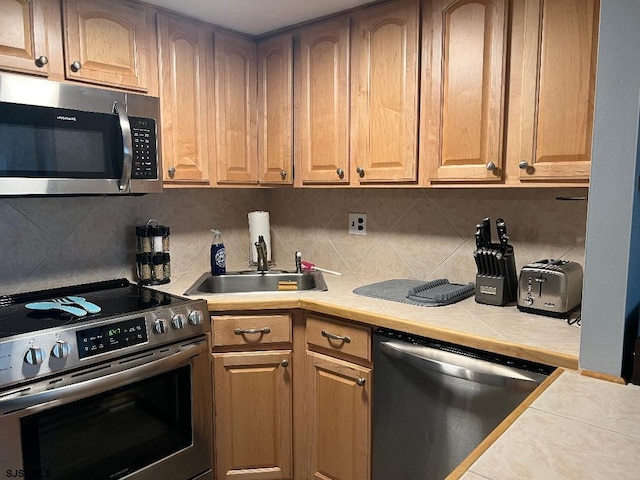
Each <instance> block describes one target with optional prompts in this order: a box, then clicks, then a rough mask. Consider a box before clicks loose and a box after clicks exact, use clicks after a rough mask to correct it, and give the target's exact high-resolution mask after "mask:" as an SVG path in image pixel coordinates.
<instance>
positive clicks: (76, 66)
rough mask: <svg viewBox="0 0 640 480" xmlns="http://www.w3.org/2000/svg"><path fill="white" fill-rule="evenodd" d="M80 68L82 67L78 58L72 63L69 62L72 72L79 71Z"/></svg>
mask: <svg viewBox="0 0 640 480" xmlns="http://www.w3.org/2000/svg"><path fill="white" fill-rule="evenodd" d="M81 68H82V64H81V63H80V62H79V61H78V60H76V61H75V62H73V63H72V64H71V71H72V72H77V71H79V70H80V69H81Z"/></svg>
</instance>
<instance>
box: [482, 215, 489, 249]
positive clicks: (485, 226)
mask: <svg viewBox="0 0 640 480" xmlns="http://www.w3.org/2000/svg"><path fill="white" fill-rule="evenodd" d="M482 241H483V242H484V246H485V247H487V248H488V247H489V246H490V245H491V219H490V218H489V217H486V218H483V219H482Z"/></svg>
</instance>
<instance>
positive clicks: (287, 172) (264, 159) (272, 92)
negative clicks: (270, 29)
mask: <svg viewBox="0 0 640 480" xmlns="http://www.w3.org/2000/svg"><path fill="white" fill-rule="evenodd" d="M258 166H259V169H260V175H259V180H260V183H276V184H292V183H293V37H292V35H291V33H284V34H282V35H277V36H275V37H271V38H268V39H266V40H262V41H260V42H259V43H258Z"/></svg>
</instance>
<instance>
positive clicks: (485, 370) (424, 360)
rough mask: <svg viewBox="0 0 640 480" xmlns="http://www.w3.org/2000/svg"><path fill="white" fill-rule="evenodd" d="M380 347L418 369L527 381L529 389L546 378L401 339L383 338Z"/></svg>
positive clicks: (485, 380)
mask: <svg viewBox="0 0 640 480" xmlns="http://www.w3.org/2000/svg"><path fill="white" fill-rule="evenodd" d="M380 351H381V352H382V353H384V354H385V355H387V356H389V357H393V358H396V359H398V360H401V361H404V362H406V363H408V364H411V365H413V366H415V367H417V368H420V369H425V370H429V371H431V372H434V373H438V374H441V375H448V376H451V377H456V378H462V379H464V380H468V381H471V382H475V383H482V384H485V385H494V386H496V387H502V388H507V389H513V388H519V387H521V386H524V385H526V388H527V389H529V390H532V386H533V385H532V384H539V383H541V382H542V381H543V380H544V379H545V378H546V375H543V374H538V373H534V372H527V371H525V370H521V369H516V368H512V367H509V366H507V365H501V364H499V363H493V362H489V361H486V360H482V359H479V358H473V357H468V356H465V355H459V354H457V353H453V352H447V351H445V350H440V349H438V348H432V347H427V346H424V345H414V344H411V343H407V342H402V341H395V340H385V341H382V342H380Z"/></svg>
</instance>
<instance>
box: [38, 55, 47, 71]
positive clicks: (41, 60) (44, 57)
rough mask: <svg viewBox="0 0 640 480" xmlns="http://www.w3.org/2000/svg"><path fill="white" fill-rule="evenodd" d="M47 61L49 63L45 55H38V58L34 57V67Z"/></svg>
mask: <svg viewBox="0 0 640 480" xmlns="http://www.w3.org/2000/svg"><path fill="white" fill-rule="evenodd" d="M47 63H49V59H48V58H47V56H46V55H40V56H39V57H38V58H36V67H40V68H42V67H44V66H45V65H46V64H47Z"/></svg>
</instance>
